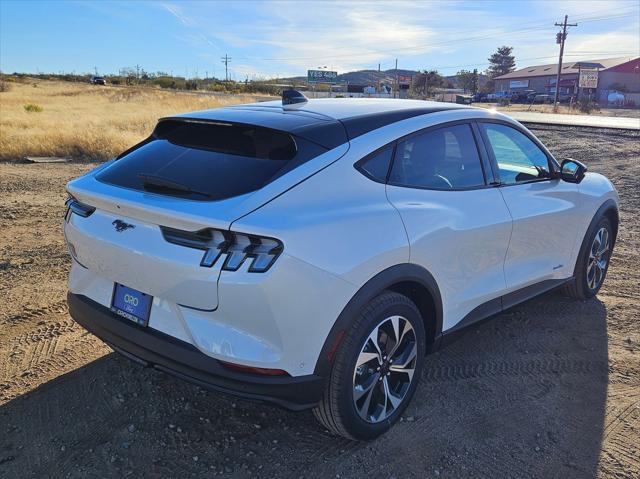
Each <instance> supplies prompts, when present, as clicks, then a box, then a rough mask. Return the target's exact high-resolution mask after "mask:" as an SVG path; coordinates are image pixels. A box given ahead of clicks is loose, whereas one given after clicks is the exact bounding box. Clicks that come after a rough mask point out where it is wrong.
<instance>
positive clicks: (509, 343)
mask: <svg viewBox="0 0 640 479" xmlns="http://www.w3.org/2000/svg"><path fill="white" fill-rule="evenodd" d="M535 133H537V134H538V135H539V136H540V137H541V139H542V140H543V141H545V142H546V143H547V144H548V145H549V146H550V148H551V150H552V151H553V152H554V153H555V154H556V156H557V157H558V158H564V157H568V156H571V157H574V158H578V159H581V160H583V161H585V162H586V163H587V165H588V166H589V168H590V169H591V170H592V171H597V172H602V173H604V174H606V175H608V176H609V178H611V179H612V180H613V182H614V183H615V185H616V187H617V188H618V191H619V193H620V196H621V199H622V205H621V226H620V233H619V238H618V244H617V246H616V250H615V254H614V257H613V259H612V263H611V268H610V270H609V275H608V277H607V281H606V283H605V285H604V288H603V290H602V291H601V293H600V295H599V296H598V298H597V299H593V300H590V301H586V302H580V301H574V300H571V299H567V298H565V297H563V296H561V295H560V294H557V293H555V294H551V295H547V296H545V297H542V298H538V299H535V300H533V301H530V302H528V303H526V304H524V305H521V306H519V307H516V308H514V309H512V310H510V311H508V312H506V313H504V314H501V315H499V316H497V317H495V318H494V319H491V320H489V321H487V322H484V323H482V324H480V325H478V326H477V327H474V328H473V329H471V330H470V331H469V332H468V333H466V334H465V335H464V336H463V337H462V338H461V339H460V340H459V341H457V342H456V343H454V344H452V345H450V346H449V347H448V348H446V349H443V350H441V351H439V352H437V353H435V354H434V355H432V356H429V358H428V362H427V365H426V368H425V371H424V375H423V377H422V380H421V384H420V386H419V388H418V391H417V393H416V396H415V398H414V399H413V402H412V404H411V405H410V407H409V408H408V410H407V412H406V413H405V416H404V417H403V420H402V422H400V423H399V424H398V425H396V426H395V427H394V428H393V429H392V430H391V431H390V432H389V433H388V434H386V435H385V436H383V437H381V438H380V439H378V440H376V441H374V442H370V443H356V442H350V441H347V440H344V439H339V438H335V437H332V436H330V435H329V434H328V433H327V432H326V431H324V430H323V429H322V428H321V427H320V426H319V425H318V424H317V423H316V422H315V420H314V418H313V416H312V414H311V413H310V412H308V411H307V412H302V413H291V412H287V411H284V410H280V409H277V408H274V407H271V406H265V405H259V404H253V403H249V402H245V401H241V400H236V399H233V398H229V397H224V396H221V395H219V394H216V393H212V392H208V391H205V390H203V389H201V388H199V387H197V386H193V385H190V384H187V383H184V382H182V381H180V380H177V379H174V378H171V377H168V376H166V375H164V374H162V373H160V372H157V371H154V370H150V369H145V368H143V367H141V366H139V365H138V364H135V363H132V362H131V361H129V360H127V359H125V358H123V357H121V356H119V355H117V354H115V353H112V352H111V350H110V349H109V348H108V347H106V346H104V345H103V344H102V343H101V342H100V341H99V340H97V339H95V338H94V337H92V336H91V335H89V334H88V333H86V332H84V331H83V330H82V329H81V328H80V327H78V326H76V325H75V324H74V322H73V321H72V320H71V319H70V317H69V316H68V313H67V309H66V305H65V289H66V287H65V276H66V274H67V269H68V267H69V260H68V258H67V253H66V250H65V247H64V243H63V238H62V234H61V230H60V223H61V219H62V214H63V201H64V199H65V193H64V190H63V186H64V184H65V182H66V181H68V180H69V179H71V178H73V177H75V176H77V175H79V174H80V173H82V172H84V171H86V170H88V169H89V168H90V167H91V165H88V164H80V163H76V164H58V165H37V164H16V163H0V477H2V478H17V477H73V478H76V477H78V478H80V477H82V478H86V477H95V478H110V477H114V478H115V477H118V478H119V477H181V478H182V477H199V478H200V477H202V478H203V477H212V476H217V475H225V476H228V477H238V478H245V477H292V478H299V477H307V478H308V477H341V478H350V477H363V478H364V477H367V478H368V477H376V478H377V477H381V478H391V477H395V478H405V477H421V478H422V477H434V478H435V477H440V478H441V477H449V478H460V477H486V478H497V477H505V478H506V477H509V478H516V477H523V478H529V477H538V478H550V477H562V478H563V479H564V478H573V477H579V478H585V477H602V478H621V477H626V478H631V477H636V478H637V477H640V344H639V342H640V323H639V321H640V286H639V283H640V181H639V180H638V178H640V142H639V139H640V138H639V137H638V134H637V133H624V132H611V131H605V130H592V129H575V128H566V127H565V128H561V129H558V128H546V129H545V128H543V127H538V128H536V129H535Z"/></svg>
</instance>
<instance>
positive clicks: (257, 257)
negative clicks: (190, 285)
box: [160, 226, 283, 273]
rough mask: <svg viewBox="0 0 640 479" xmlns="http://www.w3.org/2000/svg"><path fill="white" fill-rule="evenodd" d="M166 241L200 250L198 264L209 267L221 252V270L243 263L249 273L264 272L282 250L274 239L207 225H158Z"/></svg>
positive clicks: (228, 269) (234, 268)
mask: <svg viewBox="0 0 640 479" xmlns="http://www.w3.org/2000/svg"><path fill="white" fill-rule="evenodd" d="M160 229H161V230H162V235H163V236H164V239H165V240H167V241H168V242H169V243H173V244H177V245H180V246H186V247H188V248H195V249H201V250H204V255H203V256H202V260H201V261H200V266H203V267H205V268H210V267H212V266H213V265H214V264H216V262H217V261H218V260H219V259H220V257H221V256H222V255H225V258H224V263H223V264H222V269H224V270H226V271H237V270H238V269H240V267H241V266H242V265H243V264H244V263H245V262H246V261H250V263H249V272H250V273H264V272H265V271H267V270H268V269H269V268H270V267H271V265H273V263H274V262H275V260H276V259H278V256H280V253H282V250H283V245H282V242H280V241H279V240H277V239H275V238H266V237H262V236H257V235H249V234H244V233H235V232H233V231H226V230H217V229H212V228H207V229H204V230H199V231H182V230H177V229H173V228H168V227H164V226H161V227H160Z"/></svg>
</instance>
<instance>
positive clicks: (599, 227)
mask: <svg viewBox="0 0 640 479" xmlns="http://www.w3.org/2000/svg"><path fill="white" fill-rule="evenodd" d="M603 238H604V239H603ZM614 240H615V236H614V233H613V228H612V226H611V221H609V219H608V218H606V217H604V216H603V217H601V218H599V219H598V220H596V221H594V222H593V223H592V224H591V226H590V227H589V229H588V230H587V234H586V235H585V237H584V240H583V241H582V246H581V247H580V252H579V254H578V259H577V262H576V267H575V270H574V274H573V280H572V281H571V282H570V283H569V284H567V285H566V286H565V287H564V293H565V294H566V295H567V296H570V297H572V298H576V299H582V300H584V299H589V298H593V297H594V296H595V295H596V294H598V291H600V288H601V287H602V284H603V283H604V280H605V278H606V276H607V271H608V270H609V263H610V259H611V253H612V252H613V245H614ZM602 243H606V244H605V245H603V244H602ZM598 258H600V260H598Z"/></svg>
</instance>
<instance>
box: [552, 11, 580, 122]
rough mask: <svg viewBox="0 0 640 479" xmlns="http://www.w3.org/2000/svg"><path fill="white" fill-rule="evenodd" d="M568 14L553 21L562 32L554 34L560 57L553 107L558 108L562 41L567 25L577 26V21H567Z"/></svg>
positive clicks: (564, 37)
mask: <svg viewBox="0 0 640 479" xmlns="http://www.w3.org/2000/svg"><path fill="white" fill-rule="evenodd" d="M568 19H569V16H568V15H565V16H564V22H563V23H557V22H556V23H555V26H556V27H562V32H560V33H558V34H557V35H556V43H559V44H560V58H559V59H558V73H557V75H556V94H555V97H554V100H553V109H554V110H555V109H556V108H558V98H559V95H560V72H561V71H562V54H563V53H564V41H565V40H566V39H567V27H577V26H578V24H577V23H567V20H568Z"/></svg>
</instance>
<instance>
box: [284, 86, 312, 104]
mask: <svg viewBox="0 0 640 479" xmlns="http://www.w3.org/2000/svg"><path fill="white" fill-rule="evenodd" d="M308 101H309V99H308V98H307V97H306V96H304V95H303V94H302V93H300V92H299V91H298V90H293V89H290V90H282V106H287V105H295V104H296V103H306V102H308Z"/></svg>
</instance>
